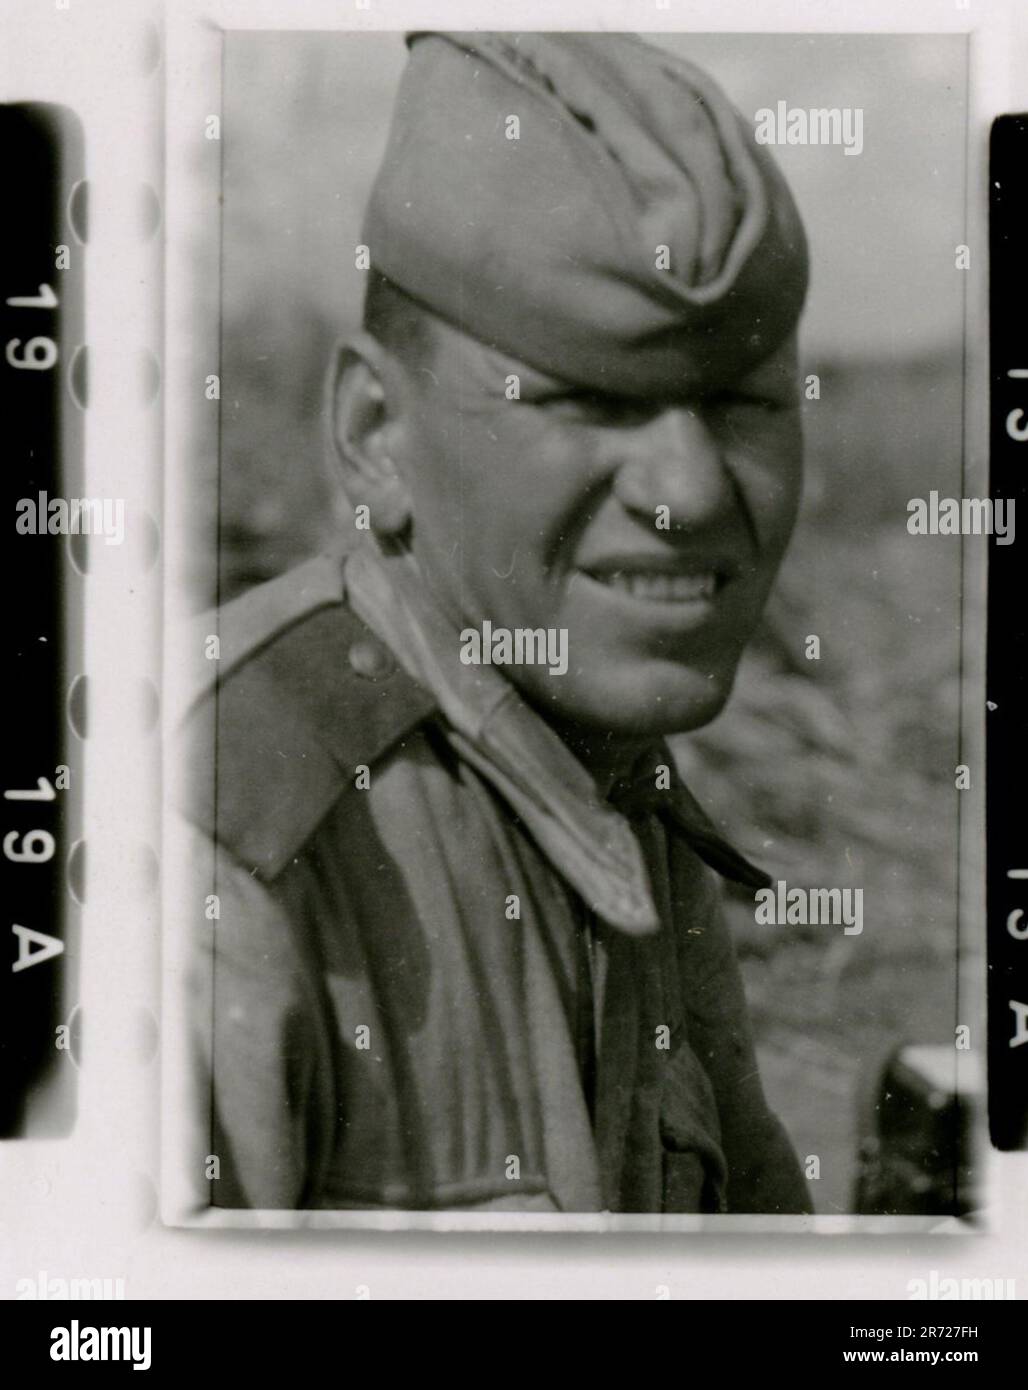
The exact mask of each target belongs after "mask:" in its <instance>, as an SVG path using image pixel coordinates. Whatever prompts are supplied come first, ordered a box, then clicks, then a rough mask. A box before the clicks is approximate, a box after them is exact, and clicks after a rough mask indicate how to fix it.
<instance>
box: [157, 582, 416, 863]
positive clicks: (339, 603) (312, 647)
mask: <svg viewBox="0 0 1028 1390" xmlns="http://www.w3.org/2000/svg"><path fill="white" fill-rule="evenodd" d="M318 563H319V562H315V564H318ZM219 618H220V622H219V625H218V626H219V629H220V631H219V637H220V640H221V650H222V661H220V662H211V663H210V665H212V666H213V667H215V668H216V669H215V671H214V675H213V678H212V680H211V681H210V682H209V688H208V689H207V690H206V691H205V692H202V693H201V695H200V697H199V698H198V699H197V700H194V702H193V703H192V705H191V707H190V712H189V714H188V716H187V719H186V723H185V730H184V731H185V741H184V742H185V756H186V757H187V758H188V759H189V767H190V769H191V773H192V775H191V777H190V779H189V781H190V783H191V786H190V794H189V798H188V804H187V805H186V806H185V807H184V808H183V809H184V810H185V813H186V815H187V816H188V817H189V818H190V820H192V821H193V823H194V824H196V825H197V826H198V827H199V828H200V829H201V830H203V831H205V832H206V833H207V834H209V835H211V836H212V837H213V838H214V839H216V840H217V841H218V842H219V843H220V844H222V845H224V846H225V847H226V848H227V849H228V850H229V851H230V852H231V853H232V854H233V855H234V857H235V858H236V859H237V860H238V861H239V862H240V863H241V864H243V865H244V866H245V867H246V868H247V869H248V870H251V871H256V872H257V873H258V874H259V875H260V876H261V877H262V878H263V879H266V880H267V879H271V878H274V877H275V876H276V875H277V874H279V873H281V871H282V870H283V869H284V868H285V867H286V866H287V865H288V864H289V863H290V861H291V860H292V859H293V858H294V857H295V856H296V854H297V853H298V852H299V850H300V849H301V848H302V846H303V845H304V843H305V842H306V841H307V839H309V837H310V836H311V835H312V834H313V833H314V831H315V830H316V829H317V827H318V825H319V824H320V823H321V821H322V820H323V819H324V817H325V816H326V815H327V814H328V812H329V810H330V809H331V807H332V806H333V805H334V804H335V802H336V801H337V800H338V798H339V797H340V796H341V795H342V794H343V792H344V791H345V790H346V789H347V788H353V787H354V776H355V768H356V767H357V766H358V765H359V764H366V765H368V766H369V767H370V766H371V765H372V764H373V763H374V762H375V761H376V760H377V759H379V758H380V757H381V756H382V755H383V754H384V753H385V752H387V751H388V749H389V748H390V747H391V746H392V745H393V744H394V743H396V742H397V741H398V740H399V739H400V738H402V737H403V735H404V734H405V733H406V732H407V731H408V730H410V729H411V728H412V727H414V725H415V724H417V723H420V722H421V720H423V719H425V718H426V717H427V716H428V715H429V714H430V713H431V712H432V711H433V710H434V709H435V708H436V704H435V700H434V699H433V697H432V696H431V695H430V694H429V693H428V692H427V691H425V690H424V689H422V687H421V686H419V685H418V684H417V683H416V682H415V681H414V680H413V679H412V678H411V677H410V676H408V675H407V674H406V672H404V671H403V670H402V668H401V667H399V666H398V664H397V663H396V662H395V661H394V660H393V659H392V657H391V655H390V654H389V653H387V652H386V650H385V648H384V647H383V646H382V644H381V643H380V642H379V639H378V638H377V637H375V636H374V635H373V634H372V633H371V632H370V630H369V629H368V628H367V627H366V626H365V625H364V624H363V623H362V622H361V621H360V619H359V618H357V617H356V615H355V614H354V613H353V612H352V611H351V610H350V608H349V607H348V606H347V605H346V604H345V602H344V600H343V592H342V583H341V579H340V575H339V570H338V565H337V566H336V568H335V572H334V583H333V584H331V585H330V584H329V582H328V574H327V572H326V571H325V570H324V568H323V567H322V568H320V569H312V567H311V566H306V565H305V566H301V568H300V569H299V570H297V571H294V572H292V574H291V575H285V576H283V577H282V578H281V579H279V580H274V581H272V582H271V584H268V585H261V586H260V587H259V588H257V589H255V590H253V591H251V592H250V593H249V594H247V595H245V596H244V598H243V599H242V600H239V601H237V603H236V604H230V605H228V606H227V607H226V608H225V609H224V610H223V611H222V613H221V614H220V615H219ZM226 661H227V663H228V664H227V667H226V665H225V663H226Z"/></svg>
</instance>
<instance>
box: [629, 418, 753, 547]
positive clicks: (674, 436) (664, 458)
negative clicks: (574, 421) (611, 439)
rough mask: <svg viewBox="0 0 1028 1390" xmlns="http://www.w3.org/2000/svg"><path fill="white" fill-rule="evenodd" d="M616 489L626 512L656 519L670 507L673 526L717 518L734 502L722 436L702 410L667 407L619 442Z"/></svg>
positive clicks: (707, 521)
mask: <svg viewBox="0 0 1028 1390" xmlns="http://www.w3.org/2000/svg"><path fill="white" fill-rule="evenodd" d="M619 444H620V448H621V456H620V461H619V464H618V466H617V468H616V470H615V473H614V478H613V485H612V490H613V492H614V495H615V497H616V498H617V499H618V501H619V502H620V503H621V504H622V506H623V507H625V508H627V510H629V511H631V512H634V513H636V514H637V515H638V516H640V517H645V518H646V520H647V521H648V522H650V523H651V524H652V523H653V520H654V516H655V510H656V508H657V507H661V506H664V507H667V508H668V510H669V512H670V522H671V527H672V529H674V530H678V529H691V528H693V527H699V526H702V525H705V524H709V523H711V522H714V521H716V520H717V519H718V518H719V517H722V516H724V514H725V512H726V511H727V510H730V509H731V508H732V507H733V506H734V505H735V487H734V483H733V481H732V477H731V474H730V473H729V472H728V469H727V468H726V466H725V461H724V456H723V452H722V449H721V447H720V444H719V442H718V440H717V439H716V438H715V436H714V434H713V433H712V431H711V429H710V426H709V425H708V424H707V422H706V421H705V420H704V418H703V415H702V413H701V411H700V410H698V409H687V408H685V407H681V408H677V407H676V408H674V409H668V410H663V411H661V412H660V413H659V414H657V415H654V416H653V417H652V418H651V419H649V420H647V421H646V422H645V424H642V425H640V426H639V428H638V429H636V430H633V431H631V432H627V431H626V432H625V434H623V435H622V437H621V439H620V441H619Z"/></svg>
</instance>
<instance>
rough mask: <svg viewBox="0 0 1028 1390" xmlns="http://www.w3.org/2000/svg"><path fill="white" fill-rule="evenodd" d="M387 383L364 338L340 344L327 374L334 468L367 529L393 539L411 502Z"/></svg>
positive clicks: (371, 342)
mask: <svg viewBox="0 0 1028 1390" xmlns="http://www.w3.org/2000/svg"><path fill="white" fill-rule="evenodd" d="M388 381H389V370H388V362H387V360H386V355H385V353H384V352H383V350H382V348H381V347H380V345H379V344H378V343H377V342H376V341H375V339H374V338H372V337H371V336H370V335H369V334H367V333H363V332H360V333H354V334H353V335H351V336H350V337H349V338H346V339H345V340H344V341H343V342H341V343H340V344H339V346H338V347H337V349H336V352H335V357H334V360H333V363H332V368H331V371H330V374H329V397H330V399H329V410H330V419H331V434H332V450H333V454H334V457H335V461H336V465H337V467H338V468H339V471H340V476H341V479H342V484H343V488H344V490H345V492H346V496H347V498H348V499H349V501H350V502H351V503H352V504H353V505H354V506H361V505H363V506H367V507H368V510H369V517H370V522H371V529H372V530H373V531H374V532H376V533H377V534H378V535H380V536H383V537H390V538H394V539H396V538H399V536H400V535H401V534H402V533H403V532H404V531H405V530H406V529H407V528H408V527H409V525H410V521H411V512H412V498H411V495H410V491H409V489H408V487H407V484H406V482H405V480H404V478H403V476H402V474H401V473H400V471H399V470H398V469H397V467H396V461H395V458H394V453H395V448H396V445H397V443H398V437H399V429H400V426H399V424H398V422H397V420H396V418H395V415H394V413H393V411H392V409H391V405H392V402H391V400H390V397H389V393H388V387H387V383H388Z"/></svg>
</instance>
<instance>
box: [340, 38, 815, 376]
mask: <svg viewBox="0 0 1028 1390" xmlns="http://www.w3.org/2000/svg"><path fill="white" fill-rule="evenodd" d="M407 42H408V45H409V47H410V57H409V61H408V64H407V68H406V70H405V73H404V76H403V78H402V81H401V84H400V89H399V94H398V98H397V102H396V108H395V112H394V116H393V123H392V128H391V131H390V135H389V141H388V145H387V148H386V152H385V156H384V159H383V162H382V166H381V169H380V171H379V174H378V177H377V180H376V182H375V185H374V188H373V190H372V194H371V198H370V200H369V204H368V209H367V213H366V217H365V224H364V231H363V240H364V241H365V242H366V243H367V245H368V247H369V249H370V254H371V262H372V266H373V268H375V269H377V270H378V271H379V272H380V273H381V274H383V275H385V276H386V277H387V278H388V279H390V280H392V281H393V282H394V283H395V284H396V285H397V286H399V288H400V289H402V290H403V291H405V292H406V293H407V294H408V295H410V296H411V297H412V298H414V299H416V300H418V301H420V302H421V303H422V304H423V305H425V306H426V307H428V308H429V309H431V310H432V311H433V312H435V313H436V314H438V315H439V316H440V317H441V318H443V319H445V320H447V321H449V322H450V323H452V324H454V325H456V326H457V327H459V328H461V329H462V330H463V331H465V332H467V333H469V334H470V335H471V336H473V337H475V338H478V339H480V340H481V341H483V342H486V343H489V344H491V345H493V346H495V347H498V348H500V349H501V350H503V351H505V352H507V353H509V354H511V355H513V356H515V357H518V358H520V359H521V360H523V361H525V362H527V363H529V364H530V365H532V366H535V367H537V368H539V369H540V370H542V371H546V372H548V373H550V374H552V375H555V376H557V377H559V378H561V379H563V380H566V381H568V382H569V383H571V384H573V385H577V386H579V387H585V388H588V389H599V390H606V391H610V392H613V393H618V394H627V395H634V396H643V397H666V396H674V395H676V394H679V393H681V392H682V391H689V390H691V389H695V388H709V387H710V386H712V385H713V386H715V387H716V385H717V383H718V382H720V381H723V380H729V379H731V378H733V377H734V376H736V375H737V374H738V373H739V372H740V371H742V370H745V369H746V368H747V367H748V366H751V365H755V364H756V363H757V362H759V361H760V360H761V359H763V358H764V357H766V356H767V355H768V354H769V353H770V352H771V351H773V349H774V348H775V347H776V346H778V344H779V343H780V342H781V341H782V340H783V339H785V338H786V337H787V336H788V334H789V333H790V332H791V331H792V329H793V328H794V326H795V324H796V321H797V319H798V317H799V314H800V310H801V308H802V305H803V300H804V297H805V294H806V287H807V251H806V241H805V237H804V233H803V226H802V223H801V220H800V216H799V213H798V211H797V208H796V205H795V203H794V201H793V198H792V196H791V194H790V192H789V189H788V187H787V186H786V184H785V181H784V179H783V178H782V176H781V174H780V172H779V171H778V169H777V167H776V165H775V163H774V161H773V159H772V157H771V155H770V153H769V152H768V150H767V149H766V147H764V146H761V145H758V144H757V143H756V142H755V140H754V134H753V130H752V127H751V126H750V125H749V124H747V123H746V122H745V121H744V120H743V119H742V117H741V116H740V115H739V113H738V112H737V111H736V110H735V109H734V108H733V107H732V105H731V104H730V103H729V101H728V100H727V98H726V97H725V96H724V94H723V93H722V92H721V91H720V89H719V88H718V86H717V85H716V83H715V82H714V81H713V80H712V79H711V78H710V77H708V76H707V75H706V74H705V73H704V72H702V71H701V70H700V69H699V68H697V67H695V66H694V65H693V64H691V63H688V62H685V61H684V60H682V59H680V58H678V57H676V56H674V55H673V54H670V53H667V52H664V51H663V50H661V49H658V48H655V47H653V46H652V45H650V44H646V43H644V42H642V41H641V40H640V39H637V38H635V37H634V36H631V35H621V34H599V35H597V34H485V33H483V34H477V33H476V34H439V33H417V34H412V35H410V36H409V37H408V40H407ZM513 118H516V122H515V121H514V120H513ZM515 135H516V137H517V138H510V137H511V136H515Z"/></svg>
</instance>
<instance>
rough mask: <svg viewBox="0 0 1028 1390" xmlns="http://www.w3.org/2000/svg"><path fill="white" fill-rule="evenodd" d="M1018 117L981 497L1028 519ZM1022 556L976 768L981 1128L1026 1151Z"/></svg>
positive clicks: (1004, 180)
mask: <svg viewBox="0 0 1028 1390" xmlns="http://www.w3.org/2000/svg"><path fill="white" fill-rule="evenodd" d="M1026 162H1028V115H1016V116H1014V115H1012V116H1001V117H1000V118H999V119H998V120H996V121H995V122H994V124H993V127H992V141H991V148H990V167H989V212H990V256H991V259H990V270H991V276H990V290H989V297H990V301H989V319H990V384H991V435H992V437H991V478H990V486H991V495H992V498H993V501H997V500H998V499H1000V498H1004V499H1013V500H1012V501H1011V500H1008V508H1009V509H1010V510H1013V509H1014V506H1015V503H1016V502H1019V503H1020V511H1021V515H1022V516H1024V515H1028V293H1026V291H1025V268H1024V253H1025V247H1026V245H1028V193H1026V192H1025V186H1024V169H1025V164H1026ZM1026 593H1028V563H1026V560H1025V550H1024V545H1023V543H1022V545H1021V546H1018V545H1016V544H1014V545H1007V546H998V545H996V544H992V545H990V546H989V644H988V701H989V703H988V722H987V726H986V727H987V744H986V766H987V772H988V785H987V790H986V820H987V870H986V873H987V883H986V894H987V905H988V922H989V947H988V962H989V973H988V981H989V983H988V1004H989V1133H990V1137H991V1139H992V1142H993V1144H994V1145H995V1146H996V1147H997V1148H998V1149H1004V1150H1010V1149H1024V1148H1026V1147H1028V840H1026V837H1025V830H1026V827H1028V816H1026V815H1025V810H1024V793H1025V787H1026V786H1028V738H1026V733H1028V614H1026V605H1025V596H1026Z"/></svg>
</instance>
